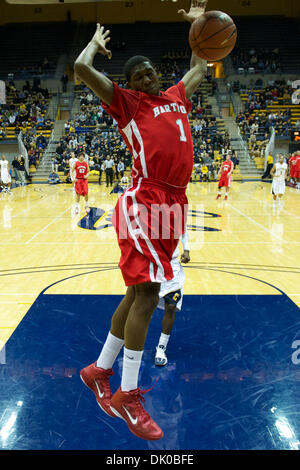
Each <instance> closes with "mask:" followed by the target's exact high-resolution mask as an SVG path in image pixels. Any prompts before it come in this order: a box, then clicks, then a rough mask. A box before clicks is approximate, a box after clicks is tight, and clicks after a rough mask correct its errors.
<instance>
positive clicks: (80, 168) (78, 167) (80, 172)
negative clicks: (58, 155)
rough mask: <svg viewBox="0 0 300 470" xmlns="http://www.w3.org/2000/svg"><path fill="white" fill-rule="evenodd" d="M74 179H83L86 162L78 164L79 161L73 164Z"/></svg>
mask: <svg viewBox="0 0 300 470" xmlns="http://www.w3.org/2000/svg"><path fill="white" fill-rule="evenodd" d="M75 171H76V179H83V178H84V176H86V175H87V172H88V165H87V163H86V162H80V161H79V160H78V161H77V162H76V163H75Z"/></svg>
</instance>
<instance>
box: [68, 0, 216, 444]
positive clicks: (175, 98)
mask: <svg viewBox="0 0 300 470" xmlns="http://www.w3.org/2000/svg"><path fill="white" fill-rule="evenodd" d="M206 3H207V2H206V1H205V0H204V1H203V0H202V1H196V0H193V1H192V2H191V8H190V11H189V12H188V13H186V12H185V11H183V10H182V11H181V12H182V14H183V16H184V18H185V19H186V20H187V21H189V22H192V21H194V20H195V19H196V18H197V17H199V16H201V15H202V14H203V12H204V11H205V7H206ZM109 40H110V38H109V31H104V28H103V27H100V25H99V24H98V25H97V30H96V33H95V35H94V37H93V38H92V40H91V42H90V43H89V44H88V46H87V47H86V48H85V49H84V50H83V51H82V53H81V54H80V55H79V57H78V58H77V60H76V62H75V73H76V75H77V76H78V77H79V78H80V79H81V80H82V81H83V82H84V83H85V84H86V85H87V86H88V87H89V88H91V89H92V90H93V91H94V92H95V94H96V95H97V96H99V97H100V99H101V100H102V103H103V106H104V107H105V109H106V110H107V112H108V113H110V114H111V115H112V116H113V117H114V119H115V120H116V121H117V123H118V128H119V131H120V133H121V134H122V136H123V138H124V140H125V142H126V144H127V146H128V148H129V149H130V151H131V153H132V155H133V158H134V162H133V164H134V165H133V172H132V186H131V187H130V188H128V189H127V190H126V191H125V192H124V194H122V196H121V197H120V198H119V200H118V203H117V205H116V208H115V212H114V226H115V229H116V232H117V236H118V242H119V246H120V250H121V259H120V263H119V266H120V268H121V271H122V275H123V278H124V281H125V285H126V286H127V291H126V295H125V297H124V298H123V300H122V301H121V303H120V305H119V306H118V308H117V309H116V311H115V313H114V314H113V316H112V319H111V328H110V331H109V333H108V336H107V338H106V341H105V344H104V346H103V348H102V351H101V353H100V356H99V358H98V360H97V361H96V362H94V363H93V364H90V365H89V366H87V367H85V368H84V369H82V371H81V372H80V376H81V378H82V380H83V381H84V383H85V384H86V385H87V386H88V387H89V388H90V389H91V390H92V391H93V392H94V393H95V395H96V399H97V402H98V404H99V406H100V407H101V408H102V409H103V411H105V412H106V413H107V414H108V415H110V416H112V417H119V418H122V419H124V420H125V421H126V423H127V425H128V427H129V429H130V431H131V432H132V433H133V434H135V435H136V436H138V437H141V438H143V439H148V440H156V439H160V438H161V437H162V436H163V432H162V430H161V429H160V427H159V426H158V425H157V424H156V423H155V421H154V420H153V419H152V418H151V416H150V415H149V414H148V413H147V411H146V410H145V409H144V407H143V405H142V402H143V401H144V399H143V394H144V393H145V392H142V391H141V390H140V388H139V387H138V375H139V370H140V365H141V360H142V355H143V350H144V343H145V339H146V336H147V331H148V327H149V323H150V320H151V317H152V314H153V312H154V310H155V308H156V306H157V304H158V301H159V291H160V283H161V282H164V281H165V280H170V279H172V278H173V276H174V273H173V269H172V266H171V260H172V255H173V253H174V251H175V249H176V247H177V245H178V243H179V238H180V236H181V234H182V233H183V231H184V230H185V215H186V213H185V209H186V206H187V198H186V194H185V191H186V186H187V184H188V182H189V180H190V176H191V173H192V169H193V141H192V136H191V130H190V125H189V121H188V113H189V112H190V110H191V103H190V102H189V101H188V99H189V98H190V97H191V96H192V94H193V93H194V92H195V91H196V89H197V88H198V86H199V85H200V83H201V81H202V79H203V77H204V76H205V73H206V71H207V62H206V61H204V60H202V59H200V58H198V57H196V56H195V55H194V54H193V53H192V59H191V66H190V70H189V71H188V72H187V73H186V74H185V76H184V77H183V79H182V80H181V81H180V82H179V83H178V84H177V85H175V86H173V87H171V88H170V89H169V90H167V91H166V92H163V91H160V88H159V79H158V75H157V73H156V71H155V69H154V67H153V65H152V63H151V61H150V60H149V59H148V58H146V57H144V56H134V57H133V58H131V59H129V61H127V63H126V65H125V68H124V73H125V76H126V78H127V88H126V89H125V88H120V87H119V86H118V85H117V84H116V83H114V82H112V81H111V80H110V79H109V78H108V77H107V76H106V75H104V74H101V73H100V72H98V71H97V70H96V69H95V68H94V67H93V65H92V64H93V60H94V57H95V55H96V53H97V52H99V53H101V54H103V55H107V56H108V57H109V58H111V52H110V51H109V50H107V48H106V44H107V42H108V41H109ZM175 142H176V144H175V145H174V143H175ZM154 205H158V206H159V207H166V206H167V207H169V208H170V207H173V206H175V205H176V207H179V208H180V209H181V211H180V214H176V215H175V216H174V217H172V221H171V220H170V222H169V228H170V234H169V237H167V238H164V237H163V236H162V235H161V234H159V237H157V235H158V234H157V233H154V235H155V236H153V235H152V232H151V234H150V233H149V232H148V233H147V232H145V230H144V228H145V229H147V228H150V229H152V228H153V224H152V219H151V220H150V217H151V214H152V212H151V211H152V209H153V206H154ZM142 208H145V209H146V210H147V211H146V212H147V215H145V213H143V214H141V209H142ZM139 209H140V210H139ZM156 220H160V218H159V217H157V218H156ZM175 222H183V224H182V228H181V233H177V236H176V234H175ZM162 227H163V225H162V224H161V225H160V226H159V227H158V228H159V229H161V228H162ZM163 228H164V227H163ZM123 346H124V353H123V368H122V379H121V386H120V387H119V388H118V390H117V391H116V392H115V393H114V395H113V394H112V391H111V388H110V383H109V378H110V376H111V375H112V374H113V370H112V366H113V364H114V362H115V360H116V358H117V356H118V354H119V353H120V351H121V349H122V347H123Z"/></svg>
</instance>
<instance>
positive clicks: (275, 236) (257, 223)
mask: <svg viewBox="0 0 300 470" xmlns="http://www.w3.org/2000/svg"><path fill="white" fill-rule="evenodd" d="M228 206H229V207H231V208H232V209H233V210H234V211H236V212H237V213H238V214H240V215H242V216H243V217H246V219H248V220H250V222H253V223H254V224H255V225H257V226H258V227H260V228H261V229H263V230H264V231H265V232H268V233H269V234H270V235H271V236H272V237H274V238H277V239H278V240H280V241H281V242H284V243H286V242H285V240H283V238H281V237H280V236H279V235H276V234H274V233H272V231H271V230H269V229H268V228H266V227H265V226H264V225H261V224H260V223H259V222H256V220H254V219H252V217H249V215H247V214H245V213H244V212H242V211H240V210H239V209H237V208H236V207H234V206H232V205H231V204H228Z"/></svg>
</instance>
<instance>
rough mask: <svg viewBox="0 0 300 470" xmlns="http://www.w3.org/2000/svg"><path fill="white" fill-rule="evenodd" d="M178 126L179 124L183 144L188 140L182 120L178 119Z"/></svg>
mask: <svg viewBox="0 0 300 470" xmlns="http://www.w3.org/2000/svg"><path fill="white" fill-rule="evenodd" d="M176 124H177V126H178V127H179V129H180V141H181V142H186V141H187V139H186V135H185V133H184V128H183V123H182V120H181V119H177V121H176Z"/></svg>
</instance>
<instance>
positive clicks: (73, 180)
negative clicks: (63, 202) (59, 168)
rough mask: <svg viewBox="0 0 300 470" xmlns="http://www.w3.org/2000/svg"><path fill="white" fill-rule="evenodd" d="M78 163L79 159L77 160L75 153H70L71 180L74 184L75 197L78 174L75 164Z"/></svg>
mask: <svg viewBox="0 0 300 470" xmlns="http://www.w3.org/2000/svg"><path fill="white" fill-rule="evenodd" d="M77 161H78V158H76V156H75V153H74V152H71V153H70V158H69V169H70V179H71V181H72V184H73V194H74V195H75V178H76V172H75V168H74V166H75V163H76V162H77Z"/></svg>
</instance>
